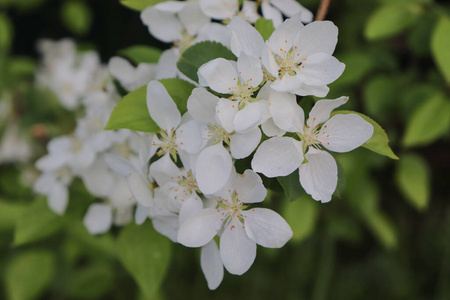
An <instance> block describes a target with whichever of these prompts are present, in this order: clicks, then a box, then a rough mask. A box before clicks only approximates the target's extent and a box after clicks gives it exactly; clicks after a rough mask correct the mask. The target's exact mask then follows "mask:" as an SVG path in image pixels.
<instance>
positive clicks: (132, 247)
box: [117, 222, 171, 297]
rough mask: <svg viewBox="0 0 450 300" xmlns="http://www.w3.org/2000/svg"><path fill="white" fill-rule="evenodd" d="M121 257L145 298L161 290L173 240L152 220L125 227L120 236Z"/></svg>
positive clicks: (118, 245) (118, 249)
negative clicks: (157, 230)
mask: <svg viewBox="0 0 450 300" xmlns="http://www.w3.org/2000/svg"><path fill="white" fill-rule="evenodd" d="M117 251H118V256H119V259H120V261H121V262H122V264H123V265H124V266H125V268H126V269H127V270H128V272H129V273H130V274H131V275H132V276H133V278H134V279H135V280H136V282H137V284H138V285H139V287H140V289H141V291H142V293H143V294H144V295H145V296H146V297H151V296H153V295H154V294H155V293H157V291H158V290H159V286H160V285H161V283H162V281H163V279H164V276H165V274H166V271H167V268H168V266H169V262H170V256H171V242H170V240H169V239H167V238H166V237H164V236H162V235H160V234H159V233H157V232H156V231H155V230H154V229H153V228H152V225H151V223H150V222H146V223H144V224H143V225H140V226H138V225H135V224H130V225H128V226H126V227H125V228H124V229H123V230H122V232H121V233H120V235H119V237H118V239H117Z"/></svg>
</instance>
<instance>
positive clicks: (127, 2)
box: [120, 0, 167, 11]
mask: <svg viewBox="0 0 450 300" xmlns="http://www.w3.org/2000/svg"><path fill="white" fill-rule="evenodd" d="M165 1H167V0H120V3H121V4H122V5H123V6H126V7H128V8H131V9H134V10H137V11H142V10H144V9H145V8H146V7H148V6H153V5H155V4H158V3H161V2H165Z"/></svg>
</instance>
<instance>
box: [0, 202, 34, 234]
mask: <svg viewBox="0 0 450 300" xmlns="http://www.w3.org/2000/svg"><path fill="white" fill-rule="evenodd" d="M27 208H28V207H27V206H26V205H25V204H18V203H15V202H6V201H3V200H0V230H1V229H10V228H13V227H14V225H15V222H16V219H17V218H19V217H20V216H21V215H22V214H23V212H24V211H25V210H26V209H27Z"/></svg>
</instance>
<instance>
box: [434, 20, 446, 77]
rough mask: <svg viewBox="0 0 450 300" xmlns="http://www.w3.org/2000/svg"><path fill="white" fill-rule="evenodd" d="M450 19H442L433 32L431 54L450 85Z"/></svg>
mask: <svg viewBox="0 0 450 300" xmlns="http://www.w3.org/2000/svg"><path fill="white" fill-rule="evenodd" d="M449 32H450V18H449V17H441V18H440V19H439V21H438V23H437V24H436V26H435V28H434V30H433V36H432V37H431V52H432V54H433V58H434V60H435V62H436V64H437V66H438V68H439V70H440V71H441V72H442V74H443V75H444V77H445V79H446V80H447V82H449V83H450V51H449V49H450V34H449Z"/></svg>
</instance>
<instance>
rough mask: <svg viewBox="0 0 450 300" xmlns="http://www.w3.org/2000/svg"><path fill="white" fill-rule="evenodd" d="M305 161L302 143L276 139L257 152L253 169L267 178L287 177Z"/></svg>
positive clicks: (269, 141) (253, 161)
mask: <svg viewBox="0 0 450 300" xmlns="http://www.w3.org/2000/svg"><path fill="white" fill-rule="evenodd" d="M302 161H303V151H302V142H300V141H297V140H294V139H293V138H290V137H274V138H271V139H269V140H267V141H264V142H263V143H262V144H261V145H260V146H259V148H258V150H256V153H255V156H253V160H252V169H253V170H254V171H255V172H258V173H262V174H264V175H265V176H267V177H277V176H287V175H289V174H291V173H292V172H294V171H295V170H296V169H297V168H298V167H299V166H300V164H301V163H302Z"/></svg>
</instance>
